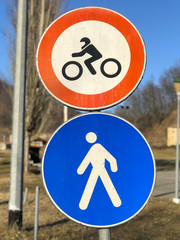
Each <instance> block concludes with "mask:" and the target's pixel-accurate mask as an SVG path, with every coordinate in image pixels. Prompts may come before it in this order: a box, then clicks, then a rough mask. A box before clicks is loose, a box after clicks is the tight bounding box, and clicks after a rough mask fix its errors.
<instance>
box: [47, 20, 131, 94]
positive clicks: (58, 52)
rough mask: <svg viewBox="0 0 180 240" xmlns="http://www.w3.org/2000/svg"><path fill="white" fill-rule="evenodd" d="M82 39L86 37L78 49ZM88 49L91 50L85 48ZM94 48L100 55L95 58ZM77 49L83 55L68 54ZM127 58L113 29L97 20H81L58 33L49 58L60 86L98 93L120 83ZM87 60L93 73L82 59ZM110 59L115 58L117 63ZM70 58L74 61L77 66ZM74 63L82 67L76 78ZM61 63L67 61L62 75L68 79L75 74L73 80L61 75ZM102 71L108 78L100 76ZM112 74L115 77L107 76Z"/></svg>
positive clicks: (121, 39) (126, 50)
mask: <svg viewBox="0 0 180 240" xmlns="http://www.w3.org/2000/svg"><path fill="white" fill-rule="evenodd" d="M83 38H88V39H89V40H90V43H89V44H88V45H87V46H85V48H83V49H82V47H83V45H84V44H85V43H84V42H80V41H81V39H83ZM93 47H94V48H93ZM90 48H91V50H92V51H91V50H90V51H89V49H90ZM93 49H95V50H94V51H93ZM96 50H97V51H98V52H99V53H100V54H101V55H102V56H101V57H100V58H98V59H96ZM77 52H78V53H82V54H83V55H81V56H77V57H73V56H72V54H73V53H77ZM94 55H95V56H94ZM93 58H94V59H93ZM130 58H131V54H130V50H129V46H128V43H127V41H126V39H125V38H124V37H123V35H122V34H121V33H120V32H119V31H118V30H117V29H116V28H114V27H113V26H111V25H109V24H106V23H104V22H100V21H84V22H80V23H77V24H74V25H73V26H71V28H68V29H66V30H65V31H64V32H63V33H62V34H61V35H60V36H59V38H58V39H57V40H56V42H55V44H54V47H53V50H52V59H51V60H52V67H53V70H54V73H55V75H56V77H57V78H58V79H59V81H60V82H61V83H62V84H63V85H64V86H66V87H67V88H69V89H70V90H72V91H75V92H78V93H82V94H99V93H103V92H106V91H108V90H110V89H112V88H114V87H115V86H116V85H117V84H119V82H121V80H122V79H123V78H124V76H125V75H126V73H127V71H128V69H129V65H130ZM88 59H89V60H90V59H92V60H90V64H91V65H92V67H93V68H94V70H95V71H96V74H92V73H91V71H90V70H89V69H88V67H87V66H86V64H85V61H88ZM111 59H115V60H116V61H117V62H119V64H120V65H118V64H117V63H116V61H111ZM105 60H107V62H106V63H105V64H104V71H103V72H102V71H101V68H102V67H101V66H102V64H103V62H104V61H105ZM108 60H109V61H108ZM72 61H73V62H77V65H76V64H74V63H72ZM68 63H69V64H68ZM78 63H79V64H80V66H81V67H82V74H81V76H79V77H78V74H79V72H80V69H79V67H78ZM65 64H68V65H67V67H65V72H66V75H67V76H69V77H70V78H76V76H77V79H75V80H74V79H73V80H70V79H67V78H66V75H65V74H64V75H63V73H62V69H63V66H64V65H65ZM119 66H120V69H118V68H119ZM118 70H119V71H118ZM104 72H105V73H107V74H108V75H110V77H109V76H107V75H104ZM116 73H117V74H116ZM113 74H115V76H114V77H111V75H113Z"/></svg>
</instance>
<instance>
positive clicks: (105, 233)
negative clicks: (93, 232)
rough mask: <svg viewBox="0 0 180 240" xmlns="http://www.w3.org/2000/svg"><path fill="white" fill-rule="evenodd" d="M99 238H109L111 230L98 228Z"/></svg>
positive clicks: (102, 239)
mask: <svg viewBox="0 0 180 240" xmlns="http://www.w3.org/2000/svg"><path fill="white" fill-rule="evenodd" d="M99 240H111V230H110V229H109V228H104V229H99Z"/></svg>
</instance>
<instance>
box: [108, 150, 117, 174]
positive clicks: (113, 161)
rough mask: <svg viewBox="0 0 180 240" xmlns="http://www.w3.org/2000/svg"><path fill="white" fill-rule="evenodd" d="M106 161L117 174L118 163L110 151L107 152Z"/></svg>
mask: <svg viewBox="0 0 180 240" xmlns="http://www.w3.org/2000/svg"><path fill="white" fill-rule="evenodd" d="M106 160H107V161H108V162H109V163H110V166H111V171H112V172H117V170H118V167H117V161H116V159H115V158H114V157H113V156H112V155H111V154H110V153H109V152H108V151H106Z"/></svg>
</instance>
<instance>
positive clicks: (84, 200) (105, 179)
mask: <svg viewBox="0 0 180 240" xmlns="http://www.w3.org/2000/svg"><path fill="white" fill-rule="evenodd" d="M86 140H87V142H89V143H95V142H96V140H97V135H96V134H95V133H94V132H89V133H87V134H86ZM105 160H107V161H109V163H110V167H111V171H112V172H117V170H118V167H117V162H116V159H115V158H114V157H113V156H112V155H111V154H110V153H109V152H108V151H107V150H106V149H105V148H104V147H103V146H102V145H101V144H100V143H95V144H94V145H93V146H92V147H91V148H90V150H89V151H88V153H87V154H86V156H85V158H84V159H83V161H82V163H81V164H80V166H79V168H78V169H77V173H78V174H83V173H84V172H85V170H86V168H87V167H88V165H89V164H90V163H91V164H92V171H91V173H90V176H89V179H88V181H87V184H86V187H85V189H84V192H83V194H82V197H81V200H80V203H79V207H80V209H82V210H85V209H87V207H88V204H89V202H90V199H91V196H92V193H93V191H94V188H95V185H96V182H97V180H98V177H100V179H101V181H102V183H103V184H104V187H105V189H106V191H107V193H108V195H109V197H110V199H111V201H112V203H113V205H114V206H115V207H119V206H120V205H121V199H120V197H119V195H118V193H117V191H116V189H115V187H114V185H113V183H112V181H111V179H110V177H109V175H108V173H107V171H106V168H105Z"/></svg>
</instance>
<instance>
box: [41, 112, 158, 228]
mask: <svg viewBox="0 0 180 240" xmlns="http://www.w3.org/2000/svg"><path fill="white" fill-rule="evenodd" d="M42 175H43V181H44V185H45V188H46V190H47V193H48V195H49V197H50V198H51V200H52V202H53V203H54V204H55V206H56V207H57V208H58V209H59V210H60V211H61V212H62V213H63V214H65V215H66V216H67V217H69V218H70V219H72V220H74V221H76V222H78V223H82V224H84V225H86V226H91V227H98V228H103V227H112V226H116V225H118V224H121V223H124V222H126V221H128V220H130V219H131V218H133V217H134V216H135V215H137V214H138V213H139V212H140V211H141V210H142V209H143V207H144V206H145V205H146V203H147V201H148V199H149V197H150V195H151V193H152V190H153V187H154V182H155V161H154V158H153V155H152V151H151V149H150V147H149V145H148V143H147V141H146V139H145V138H144V137H143V135H142V134H141V133H140V132H139V131H138V130H137V129H136V128H135V127H134V126H133V125H132V124H130V123H128V122H127V121H126V120H123V119H121V118H119V117H116V116H113V115H110V114H104V113H89V114H85V115H81V116H78V117H75V118H73V119H71V120H69V121H68V122H66V123H65V124H63V125H62V126H61V127H60V128H59V129H58V130H57V131H56V132H55V133H54V134H53V136H52V137H51V139H50V141H49V143H48V145H47V147H46V150H45V153H44V157H43V161H42Z"/></svg>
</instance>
